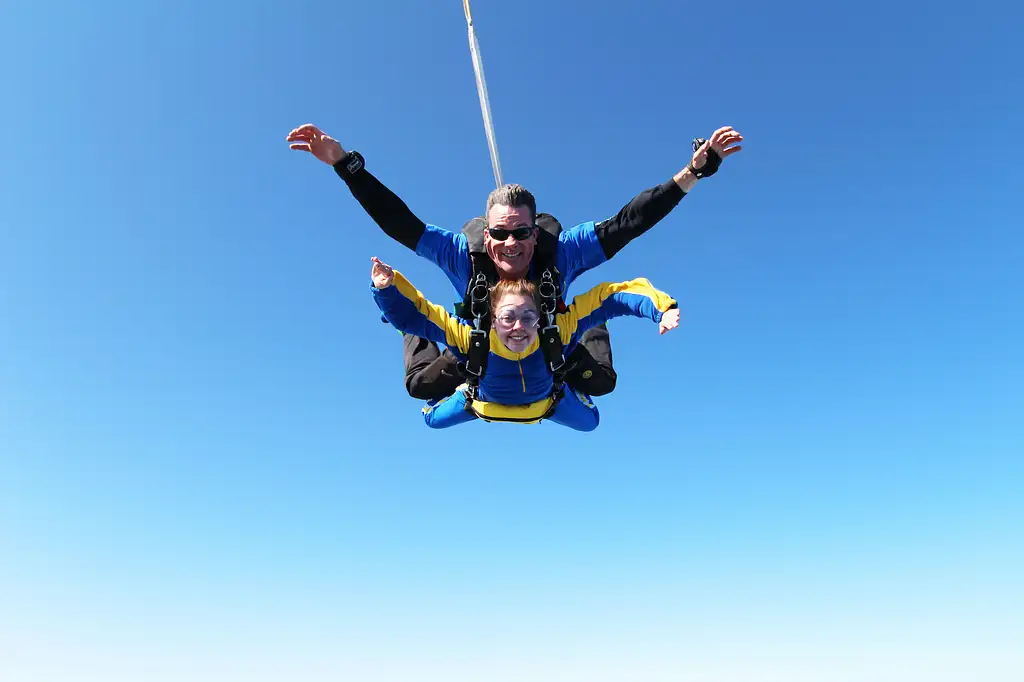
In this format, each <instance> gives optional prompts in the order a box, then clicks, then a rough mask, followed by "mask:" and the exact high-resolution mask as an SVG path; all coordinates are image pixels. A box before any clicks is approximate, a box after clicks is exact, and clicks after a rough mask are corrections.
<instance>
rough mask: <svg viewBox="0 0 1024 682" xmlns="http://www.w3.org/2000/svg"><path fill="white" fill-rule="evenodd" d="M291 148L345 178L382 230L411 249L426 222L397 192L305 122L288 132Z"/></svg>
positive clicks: (424, 227) (353, 193)
mask: <svg viewBox="0 0 1024 682" xmlns="http://www.w3.org/2000/svg"><path fill="white" fill-rule="evenodd" d="M288 142H291V143H292V144H291V145H289V146H290V147H291V148H292V149H297V150H300V151H307V152H310V153H311V154H312V155H313V156H315V157H316V158H318V159H319V160H321V161H323V162H324V163H326V164H327V165H329V166H333V167H334V172H336V173H337V174H338V176H339V177H340V178H341V179H342V180H344V181H345V184H346V185H348V188H349V190H350V191H351V192H352V196H354V197H355V198H356V201H358V202H359V205H360V206H362V207H363V210H365V211H366V213H367V214H368V215H369V216H370V217H371V218H372V219H373V222H375V223H377V225H378V226H379V227H380V229H382V230H383V231H384V234H386V235H387V236H389V237H391V238H392V239H394V240H395V241H396V242H398V243H400V244H404V245H405V246H407V247H408V248H410V249H412V250H413V251H415V250H416V246H417V245H418V244H419V242H420V238H422V237H423V233H424V232H425V231H426V229H427V226H426V224H425V223H424V222H423V221H422V220H420V219H419V218H417V217H416V214H414V213H413V212H412V211H411V210H410V209H409V207H408V206H406V204H405V202H404V201H402V200H401V199H400V198H399V197H398V195H397V194H395V193H394V192H392V191H391V190H390V189H388V188H387V187H385V186H384V183H382V182H381V181H380V180H378V179H377V178H375V177H374V176H373V175H372V174H371V173H370V172H369V171H367V170H366V169H365V168H361V167H360V168H357V167H356V166H357V165H358V164H357V163H355V162H356V161H357V157H356V156H355V155H352V156H350V155H349V154H348V152H346V151H345V150H344V149H343V148H342V146H341V143H339V142H338V141H337V140H335V139H334V138H333V137H330V136H329V135H326V134H325V133H324V132H323V131H322V130H320V129H319V128H317V127H316V126H314V125H312V124H309V123H307V124H306V125H302V126H299V127H298V128H296V129H295V130H293V131H291V133H289V134H288Z"/></svg>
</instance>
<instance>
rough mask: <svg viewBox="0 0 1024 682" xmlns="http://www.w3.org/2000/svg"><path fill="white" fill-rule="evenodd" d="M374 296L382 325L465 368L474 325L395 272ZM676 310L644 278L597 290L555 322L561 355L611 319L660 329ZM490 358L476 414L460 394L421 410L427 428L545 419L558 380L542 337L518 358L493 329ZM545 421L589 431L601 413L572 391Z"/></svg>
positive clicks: (575, 301)
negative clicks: (443, 348) (636, 320)
mask: <svg viewBox="0 0 1024 682" xmlns="http://www.w3.org/2000/svg"><path fill="white" fill-rule="evenodd" d="M370 290H371V291H372V292H373V299H374V301H375V302H376V303H377V307H378V308H380V310H381V312H382V313H383V314H384V318H385V319H386V320H387V321H388V322H390V323H391V324H392V325H393V326H395V327H396V328H397V329H399V330H401V331H403V332H405V333H407V334H415V335H416V336H421V337H423V338H427V339H430V340H431V341H434V342H436V343H444V344H445V345H447V346H448V348H449V349H450V350H451V352H452V353H453V354H454V355H455V356H456V357H457V358H458V359H459V361H460V362H465V361H466V359H467V354H468V350H469V338H470V331H471V330H472V326H471V325H468V324H466V323H465V322H463V321H462V320H460V319H459V318H457V317H453V316H452V315H449V314H448V312H447V311H446V310H445V309H444V308H443V307H441V306H439V305H435V304H433V303H431V302H430V301H428V300H427V299H426V298H424V296H423V294H421V293H420V292H419V291H418V290H417V289H416V287H414V286H413V285H412V284H410V283H409V281H408V280H407V279H405V277H403V276H402V274H401V273H400V272H398V271H395V279H394V284H393V285H392V286H390V287H387V288H385V289H377V288H376V287H374V286H373V284H372V283H371V285H370ZM675 307H676V301H675V300H674V299H673V298H672V297H670V296H669V295H668V294H666V293H664V292H661V291H658V290H657V289H655V288H654V287H653V286H652V285H651V283H650V282H649V281H648V280H646V279H642V278H641V279H634V280H631V281H629V282H618V283H604V284H598V285H597V286H596V287H594V288H593V289H591V290H590V291H588V292H586V293H584V294H581V295H579V296H577V297H576V298H574V299H573V301H572V303H571V304H570V305H569V307H568V309H567V310H566V312H564V313H559V314H558V315H556V316H555V324H557V325H558V329H559V332H560V333H561V340H562V347H563V354H565V355H568V354H569V353H571V352H572V350H573V348H575V346H576V344H578V343H579V339H580V337H582V336H583V333H584V332H585V331H587V330H588V329H590V328H591V327H594V326H596V325H599V324H601V323H603V322H607V321H608V320H610V319H612V318H615V317H621V316H624V315H630V316H633V317H645V318H647V319H650V320H653V321H654V322H661V318H662V315H664V313H665V312H667V311H668V310H670V309H672V308H675ZM490 351H491V352H490V355H489V357H488V359H487V370H486V372H484V376H483V377H482V378H481V380H480V385H479V387H478V389H477V399H476V400H474V401H473V403H472V407H473V411H468V410H467V409H466V402H467V398H466V394H465V392H464V391H456V392H455V394H454V395H453V396H450V397H448V398H445V399H443V400H439V401H431V402H428V403H427V405H426V407H424V408H423V415H424V420H425V421H426V423H427V426H429V427H431V428H435V429H443V428H447V427H449V426H454V425H456V424H461V423H463V422H466V421H470V420H472V419H476V418H477V416H478V415H479V416H480V417H482V418H483V419H488V420H490V419H493V420H494V421H518V422H524V423H532V422H537V421H540V419H541V417H542V416H543V415H544V414H546V413H547V412H548V410H549V408H550V407H551V403H552V395H551V393H552V390H553V388H554V377H553V375H552V373H551V370H550V369H549V368H548V366H547V363H546V362H545V361H544V353H543V352H542V351H541V350H540V341H539V337H538V338H537V339H534V341H533V343H532V344H530V346H529V347H528V348H527V349H526V350H524V351H523V352H521V353H515V352H512V351H510V350H509V349H508V348H506V347H505V345H504V344H502V343H501V341H499V340H498V336H497V333H496V332H495V331H494V330H493V329H492V330H491V332H490ZM548 418H549V419H550V420H551V421H553V422H555V423H557V424H562V425H564V426H568V427H570V428H572V429H576V430H578V431H592V430H594V429H595V428H597V425H598V421H599V415H598V411H597V407H596V406H595V405H594V404H593V402H592V401H591V400H590V398H589V396H586V395H584V394H582V393H578V392H576V391H574V390H573V389H571V388H569V387H568V386H566V387H565V392H564V395H563V397H562V398H561V400H559V401H558V405H557V406H556V408H555V411H554V413H553V414H552V415H551V416H550V417H548Z"/></svg>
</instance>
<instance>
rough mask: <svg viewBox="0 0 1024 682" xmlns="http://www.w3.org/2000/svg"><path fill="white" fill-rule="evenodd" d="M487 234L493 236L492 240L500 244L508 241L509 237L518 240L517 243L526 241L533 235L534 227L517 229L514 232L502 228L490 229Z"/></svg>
mask: <svg viewBox="0 0 1024 682" xmlns="http://www.w3.org/2000/svg"><path fill="white" fill-rule="evenodd" d="M487 234H489V235H491V239H496V240H498V241H499V242H503V241H505V240H506V239H508V236H509V235H512V236H513V237H515V238H516V241H517V242H522V241H526V240H527V239H529V238H530V235H531V234H533V227H517V228H516V229H514V230H505V229H503V228H500V227H488V228H487Z"/></svg>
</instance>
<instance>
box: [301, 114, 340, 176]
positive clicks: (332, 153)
mask: <svg viewBox="0 0 1024 682" xmlns="http://www.w3.org/2000/svg"><path fill="white" fill-rule="evenodd" d="M287 139H288V142H291V143H293V144H291V145H289V147H290V148H291V149H297V150H299V151H303V152H309V153H310V154H312V155H313V156H315V157H316V158H318V159H320V160H321V161H323V162H324V163H326V164H327V165H328V166H333V165H334V164H336V163H338V162H339V161H341V160H342V159H343V158H344V157H345V150H344V149H342V148H341V144H340V143H339V142H338V141H337V140H335V139H334V138H333V137H331V136H330V135H326V134H325V133H324V131H322V130H320V129H319V128H317V127H316V126H315V125H313V124H312V123H307V124H306V125H301V126H299V127H298V128H296V129H295V130H293V131H291V132H290V133H288V138H287Z"/></svg>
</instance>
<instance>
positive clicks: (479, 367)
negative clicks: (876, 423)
mask: <svg viewBox="0 0 1024 682" xmlns="http://www.w3.org/2000/svg"><path fill="white" fill-rule="evenodd" d="M468 297H469V299H470V313H471V314H472V315H473V329H472V330H470V332H469V352H468V353H467V358H466V366H465V371H466V383H467V384H468V385H469V394H468V396H467V397H468V398H469V402H471V401H472V400H473V399H475V398H476V392H477V387H478V386H480V378H481V377H482V376H483V375H484V372H485V371H486V370H487V356H488V355H490V352H491V307H490V301H489V300H488V298H489V287H488V285H487V277H486V276H485V275H484V274H483V273H477V275H476V277H475V279H474V280H473V281H471V282H470V286H469V296H468ZM469 402H467V403H466V406H467V407H468V406H469Z"/></svg>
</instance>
